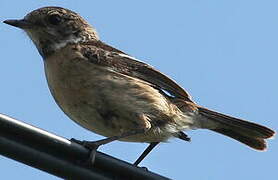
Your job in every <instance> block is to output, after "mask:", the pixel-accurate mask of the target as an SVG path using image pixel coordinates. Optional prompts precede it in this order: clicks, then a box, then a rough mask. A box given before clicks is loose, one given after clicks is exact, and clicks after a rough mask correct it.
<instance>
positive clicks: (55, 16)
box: [48, 14, 62, 25]
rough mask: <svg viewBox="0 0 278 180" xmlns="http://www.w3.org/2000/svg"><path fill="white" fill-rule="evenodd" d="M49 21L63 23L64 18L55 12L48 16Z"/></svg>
mask: <svg viewBox="0 0 278 180" xmlns="http://www.w3.org/2000/svg"><path fill="white" fill-rule="evenodd" d="M48 21H49V23H50V24H52V25H58V24H60V23H61V21H62V18H61V16H59V15H58V14H53V15H50V16H49V17H48Z"/></svg>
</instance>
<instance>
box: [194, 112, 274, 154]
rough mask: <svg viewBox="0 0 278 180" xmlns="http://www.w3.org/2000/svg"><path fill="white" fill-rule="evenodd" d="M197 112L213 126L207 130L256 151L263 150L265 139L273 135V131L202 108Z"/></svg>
mask: <svg viewBox="0 0 278 180" xmlns="http://www.w3.org/2000/svg"><path fill="white" fill-rule="evenodd" d="M198 110H199V113H200V114H201V115H202V117H205V118H206V120H209V121H210V122H213V123H214V124H215V125H214V126H211V127H210V128H209V129H210V130H213V131H215V132H218V133H221V134H223V135H226V136H229V137H231V138H233V139H235V140H237V141H239V142H241V143H244V144H246V145H248V146H250V147H252V148H254V149H257V150H265V149H266V141H265V139H268V138H270V137H272V136H274V134H275V132H274V131H273V130H271V129H269V128H267V127H265V126H262V125H259V124H256V123H253V122H248V121H245V120H241V119H238V118H234V117H231V116H227V115H224V114H221V113H218V112H215V111H211V110H209V109H206V108H203V107H199V108H198Z"/></svg>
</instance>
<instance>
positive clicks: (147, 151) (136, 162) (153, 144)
mask: <svg viewBox="0 0 278 180" xmlns="http://www.w3.org/2000/svg"><path fill="white" fill-rule="evenodd" d="M158 143H159V142H151V143H150V144H149V146H148V147H147V148H146V149H145V151H144V152H143V153H142V154H141V155H140V156H139V158H138V159H137V160H136V161H135V162H134V163H133V165H135V166H138V164H139V163H140V162H141V161H142V160H143V159H144V158H145V157H146V156H147V155H148V154H149V153H150V152H151V151H152V150H153V148H154V147H155V146H156V145H158Z"/></svg>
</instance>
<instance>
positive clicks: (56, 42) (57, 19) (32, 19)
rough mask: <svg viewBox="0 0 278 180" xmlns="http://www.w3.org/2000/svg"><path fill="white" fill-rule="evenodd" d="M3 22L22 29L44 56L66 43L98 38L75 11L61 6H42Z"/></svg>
mask: <svg viewBox="0 0 278 180" xmlns="http://www.w3.org/2000/svg"><path fill="white" fill-rule="evenodd" d="M4 23H6V24H9V25H12V26H15V27H18V28H21V29H23V30H24V31H25V32H26V33H27V34H28V36H29V37H30V38H31V39H32V41H33V42H34V44H35V45H36V47H37V49H38V51H39V52H40V54H41V55H42V56H43V57H46V56H48V55H50V54H52V53H53V52H55V51H57V50H58V49H60V48H62V47H64V46H66V45H67V44H68V43H78V42H86V41H89V40H98V39H99V38H98V35H97V33H96V31H95V29H94V28H93V27H92V26H90V25H89V24H88V23H87V22H86V21H85V20H84V19H83V18H82V17H81V16H79V15H78V14H77V13H75V12H73V11H71V10H68V9H65V8H61V7H43V8H40V9H37V10H34V11H32V12H30V13H29V14H27V15H26V16H25V17H24V18H23V19H20V20H6V21H4Z"/></svg>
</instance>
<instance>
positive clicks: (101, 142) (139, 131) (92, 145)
mask: <svg viewBox="0 0 278 180" xmlns="http://www.w3.org/2000/svg"><path fill="white" fill-rule="evenodd" d="M146 131H147V130H146V129H136V130H131V131H128V132H125V133H122V134H120V135H118V136H112V137H108V138H105V139H101V140H98V141H79V140H76V139H71V141H73V142H76V143H78V144H81V145H83V146H85V147H86V148H88V149H90V150H91V152H90V158H89V160H90V161H91V164H94V161H95V156H96V150H97V149H98V147H99V146H101V145H104V144H108V143H110V142H112V141H115V140H119V139H122V138H125V137H129V136H133V135H136V134H142V133H145V132H146Z"/></svg>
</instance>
